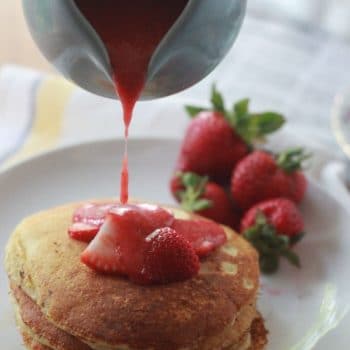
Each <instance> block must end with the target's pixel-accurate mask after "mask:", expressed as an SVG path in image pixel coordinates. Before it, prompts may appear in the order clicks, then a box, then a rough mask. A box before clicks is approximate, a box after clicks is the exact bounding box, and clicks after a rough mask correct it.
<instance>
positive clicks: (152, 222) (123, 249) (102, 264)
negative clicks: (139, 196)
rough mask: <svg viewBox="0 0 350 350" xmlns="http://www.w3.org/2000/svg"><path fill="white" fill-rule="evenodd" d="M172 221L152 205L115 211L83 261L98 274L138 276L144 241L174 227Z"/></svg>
mask: <svg viewBox="0 0 350 350" xmlns="http://www.w3.org/2000/svg"><path fill="white" fill-rule="evenodd" d="M173 221H174V217H173V216H172V215H171V214H170V213H169V212H168V211H166V210H164V209H161V208H159V207H156V206H153V205H147V204H139V205H126V206H120V207H115V208H113V209H112V210H111V211H110V213H109V214H108V215H107V217H106V220H105V223H104V224H103V225H102V227H101V229H100V230H99V232H98V234H97V235H96V237H95V238H94V239H93V241H92V242H91V243H90V244H89V246H88V247H87V248H86V249H85V251H84V252H83V253H82V255H81V260H82V262H83V263H84V264H86V265H88V266H89V267H91V268H93V269H94V270H97V271H99V272H105V273H118V274H121V275H127V276H130V277H131V276H134V275H139V273H140V271H141V269H142V266H143V256H144V245H145V243H144V240H145V238H146V237H147V236H148V235H149V234H150V233H151V232H153V231H154V230H156V229H157V228H159V227H164V226H169V225H172V223H173Z"/></svg>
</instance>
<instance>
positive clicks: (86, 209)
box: [68, 203, 118, 243]
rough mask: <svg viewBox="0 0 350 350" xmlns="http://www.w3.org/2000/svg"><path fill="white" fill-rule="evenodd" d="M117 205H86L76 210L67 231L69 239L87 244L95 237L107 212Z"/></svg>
mask: <svg viewBox="0 0 350 350" xmlns="http://www.w3.org/2000/svg"><path fill="white" fill-rule="evenodd" d="M117 205H118V204H117V203H100V204H92V203H87V204H84V205H83V206H81V207H79V208H77V209H76V210H75V212H74V214H73V224H72V225H71V226H70V227H69V229H68V234H69V236H70V237H71V238H73V239H76V240H78V241H82V242H86V243H89V242H91V241H92V240H93V239H94V237H95V236H96V234H97V232H98V230H99V229H100V227H101V226H102V224H103V223H104V221H105V218H106V215H107V214H108V212H109V211H110V210H111V209H113V208H115V207H116V206H117Z"/></svg>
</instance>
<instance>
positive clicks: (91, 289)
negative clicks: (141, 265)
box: [5, 204, 266, 350]
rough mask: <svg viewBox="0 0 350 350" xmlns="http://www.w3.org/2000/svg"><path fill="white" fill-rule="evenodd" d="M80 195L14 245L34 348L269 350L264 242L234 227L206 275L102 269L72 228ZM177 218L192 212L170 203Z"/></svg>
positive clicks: (21, 320) (26, 329)
mask: <svg viewBox="0 0 350 350" xmlns="http://www.w3.org/2000/svg"><path fill="white" fill-rule="evenodd" d="M77 206H79V204H72V205H67V206H63V207H59V208H55V209H52V210H49V211H46V212H42V213H38V214H36V215H34V216H32V217H30V218H27V219H25V220H24V221H23V222H22V223H21V224H20V225H19V226H18V227H17V229H16V230H15V232H14V234H13V235H12V237H11V238H10V241H9V243H8V246H7V249H6V260H5V264H6V269H7V273H8V277H9V280H10V287H11V291H12V293H11V295H12V297H13V298H12V299H13V302H14V306H15V310H16V317H17V323H18V327H19V329H20V331H21V333H22V335H23V339H24V342H25V344H26V346H27V348H28V349H33V350H50V349H54V350H89V349H94V350H109V349H111V350H112V349H113V350H129V349H130V350H134V349H135V350H136V349H137V350H141V349H145V350H146V349H147V350H148V349H149V350H150V349H152V350H180V349H182V350H222V349H227V350H243V349H244V350H248V349H249V350H261V349H264V348H265V345H266V330H265V328H264V324H263V321H262V319H261V317H260V315H259V313H258V312H257V310H256V298H257V293H258V287H259V266H258V258H257V254H256V252H255V250H254V249H253V248H252V247H251V246H250V245H249V244H248V243H247V242H246V241H245V240H243V239H242V238H240V237H239V236H238V235H237V234H235V233H234V232H233V231H232V230H230V229H228V228H225V231H226V234H227V237H228V241H227V243H226V244H225V245H224V246H222V247H220V248H219V249H217V250H216V251H215V252H214V253H212V254H211V255H210V256H208V257H207V258H206V259H204V260H202V262H201V269H200V273H199V275H198V276H196V277H195V278H192V279H190V280H187V281H184V282H179V283H171V284H166V285H156V286H140V285H137V284H134V283H131V282H130V281H128V280H127V279H125V278H122V277H117V276H107V275H102V274H98V273H96V272H95V271H93V270H91V269H89V268H88V267H86V266H85V265H83V264H82V263H81V262H80V254H81V252H82V251H83V250H84V248H85V247H86V244H84V243H81V242H78V241H75V240H72V239H70V238H69V237H68V234H67V229H68V227H69V225H70V223H71V218H72V214H73V212H74V210H75V208H76V207H77ZM170 210H172V211H173V212H174V214H175V216H176V217H179V218H182V219H189V218H190V216H189V214H187V213H185V212H182V211H180V210H178V209H170Z"/></svg>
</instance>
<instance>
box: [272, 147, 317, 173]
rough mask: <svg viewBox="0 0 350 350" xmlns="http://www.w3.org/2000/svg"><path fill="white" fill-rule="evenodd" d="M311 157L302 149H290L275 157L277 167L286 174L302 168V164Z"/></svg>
mask: <svg viewBox="0 0 350 350" xmlns="http://www.w3.org/2000/svg"><path fill="white" fill-rule="evenodd" d="M310 157H311V154H310V153H306V152H305V150H304V149H303V148H292V149H289V150H286V151H284V152H281V153H280V154H278V155H277V156H276V160H277V165H278V166H279V167H280V168H281V169H283V170H284V171H286V172H287V173H293V172H295V171H297V170H301V169H302V168H303V162H304V161H305V160H307V159H309V158H310Z"/></svg>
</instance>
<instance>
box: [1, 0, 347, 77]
mask: <svg viewBox="0 0 350 350" xmlns="http://www.w3.org/2000/svg"><path fill="white" fill-rule="evenodd" d="M248 3H249V5H248V7H249V13H250V14H252V15H255V16H263V17H267V18H273V19H275V20H279V21H284V20H291V21H295V22H298V23H299V25H302V24H304V25H305V24H306V25H314V26H317V27H320V28H322V29H323V30H325V31H329V32H331V33H334V34H336V35H339V36H341V37H343V38H345V39H347V40H350V1H349V0H249V1H248ZM0 23H1V25H2V31H1V34H0V36H1V41H0V42H1V46H0V64H3V63H8V62H11V63H18V64H23V65H27V66H31V67H34V68H41V69H45V70H50V66H49V65H48V64H47V63H46V61H45V60H44V59H43V58H42V57H41V55H40V53H39V52H38V50H37V49H36V48H35V46H34V44H33V42H32V40H31V38H30V35H29V33H28V32H27V29H26V26H25V23H24V18H23V14H22V10H21V1H20V0H1V2H0ZM5 28H6V29H5Z"/></svg>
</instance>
